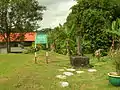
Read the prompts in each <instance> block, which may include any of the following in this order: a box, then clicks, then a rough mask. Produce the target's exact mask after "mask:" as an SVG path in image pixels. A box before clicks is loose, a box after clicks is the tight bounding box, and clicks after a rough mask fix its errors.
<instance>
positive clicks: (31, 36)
mask: <svg viewBox="0 0 120 90" xmlns="http://www.w3.org/2000/svg"><path fill="white" fill-rule="evenodd" d="M35 35H36V33H35V32H28V33H11V34H10V44H11V46H13V47H17V46H19V45H20V44H21V43H22V44H23V43H24V45H25V46H30V45H31V44H32V42H34V41H35ZM6 37H7V36H6V35H5V34H4V36H3V35H2V34H0V46H5V45H6V40H5V38H6Z"/></svg>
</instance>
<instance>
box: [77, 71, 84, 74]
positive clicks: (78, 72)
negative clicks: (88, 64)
mask: <svg viewBox="0 0 120 90" xmlns="http://www.w3.org/2000/svg"><path fill="white" fill-rule="evenodd" d="M76 73H78V74H79V73H84V71H76Z"/></svg>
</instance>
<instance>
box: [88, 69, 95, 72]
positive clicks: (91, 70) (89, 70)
mask: <svg viewBox="0 0 120 90" xmlns="http://www.w3.org/2000/svg"><path fill="white" fill-rule="evenodd" d="M96 71H97V70H96V69H88V72H96Z"/></svg>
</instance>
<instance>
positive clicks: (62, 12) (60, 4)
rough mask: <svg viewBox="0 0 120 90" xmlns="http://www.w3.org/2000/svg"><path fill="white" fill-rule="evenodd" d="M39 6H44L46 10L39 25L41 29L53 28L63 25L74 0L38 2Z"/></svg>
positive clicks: (45, 0) (43, 0)
mask: <svg viewBox="0 0 120 90" xmlns="http://www.w3.org/2000/svg"><path fill="white" fill-rule="evenodd" d="M38 1H39V3H40V5H45V6H46V7H47V10H46V11H45V13H44V16H43V20H42V22H41V23H40V24H41V28H54V27H56V26H58V25H59V23H60V24H63V23H64V22H65V20H66V18H67V16H68V15H69V12H70V7H72V6H73V5H74V4H75V3H76V2H75V1H74V0H38Z"/></svg>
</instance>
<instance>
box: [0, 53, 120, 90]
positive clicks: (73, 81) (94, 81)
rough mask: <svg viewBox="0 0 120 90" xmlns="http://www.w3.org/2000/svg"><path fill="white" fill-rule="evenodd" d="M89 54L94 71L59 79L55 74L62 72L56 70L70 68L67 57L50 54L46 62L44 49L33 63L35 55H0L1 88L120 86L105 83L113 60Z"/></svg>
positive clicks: (97, 89)
mask: <svg viewBox="0 0 120 90" xmlns="http://www.w3.org/2000/svg"><path fill="white" fill-rule="evenodd" d="M89 57H90V58H91V59H90V60H91V64H92V65H94V67H93V68H95V69H97V72H93V73H89V72H88V71H87V69H85V68H84V69H78V70H84V71H85V73H82V74H74V76H70V77H67V79H66V80H60V79H57V78H56V77H55V76H56V75H59V74H62V72H60V71H58V69H62V68H65V67H67V68H68V67H70V65H69V60H68V57H67V56H64V55H59V54H55V53H50V56H49V59H50V60H49V61H50V62H49V64H48V65H47V64H46V63H45V52H44V51H42V52H40V53H39V55H38V64H34V61H33V60H34V59H33V58H34V55H25V54H8V55H7V54H5V55H0V90H119V89H120V87H115V86H112V85H111V84H109V82H108V76H107V73H108V72H110V71H114V65H113V64H112V63H113V62H112V60H110V59H109V58H108V57H105V58H103V59H104V60H103V61H104V62H97V60H96V59H95V58H93V57H91V56H89ZM60 81H68V82H69V84H70V85H69V86H68V87H66V88H62V87H61V86H60V85H59V82H60Z"/></svg>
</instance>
